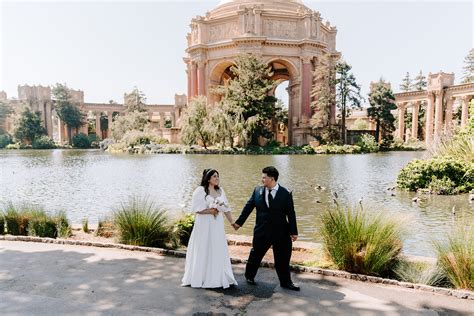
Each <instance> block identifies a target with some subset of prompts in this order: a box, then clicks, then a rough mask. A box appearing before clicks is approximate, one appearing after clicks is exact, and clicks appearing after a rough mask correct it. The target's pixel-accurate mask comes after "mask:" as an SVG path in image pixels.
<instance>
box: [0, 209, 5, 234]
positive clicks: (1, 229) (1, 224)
mask: <svg viewBox="0 0 474 316" xmlns="http://www.w3.org/2000/svg"><path fill="white" fill-rule="evenodd" d="M3 216H4V215H3V212H0V235H5V217H3Z"/></svg>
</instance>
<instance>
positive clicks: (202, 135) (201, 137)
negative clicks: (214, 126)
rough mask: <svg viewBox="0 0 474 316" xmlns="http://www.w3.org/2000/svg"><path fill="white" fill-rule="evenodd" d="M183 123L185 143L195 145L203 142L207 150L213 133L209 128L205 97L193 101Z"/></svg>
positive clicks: (182, 138)
mask: <svg viewBox="0 0 474 316" xmlns="http://www.w3.org/2000/svg"><path fill="white" fill-rule="evenodd" d="M183 122H184V123H183V127H182V129H181V140H182V141H183V143H185V144H186V145H193V144H196V143H198V142H199V141H201V142H202V144H203V146H204V148H206V149H207V146H208V145H209V143H210V141H211V135H212V133H211V131H210V127H209V113H208V111H207V101H206V98H205V97H203V96H200V97H197V98H194V99H193V100H191V102H190V104H189V105H188V107H187V109H186V111H185V113H184V119H183Z"/></svg>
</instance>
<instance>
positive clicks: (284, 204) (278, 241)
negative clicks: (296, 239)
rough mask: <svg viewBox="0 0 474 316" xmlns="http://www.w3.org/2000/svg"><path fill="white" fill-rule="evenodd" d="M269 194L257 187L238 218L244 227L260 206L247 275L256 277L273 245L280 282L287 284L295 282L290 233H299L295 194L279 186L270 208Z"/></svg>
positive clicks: (238, 221) (263, 188) (246, 269)
mask: <svg viewBox="0 0 474 316" xmlns="http://www.w3.org/2000/svg"><path fill="white" fill-rule="evenodd" d="M265 194H266V190H265V187H263V186H258V187H256V188H255V189H254V191H253V193H252V196H251V197H250V199H249V200H248V202H247V204H245V206H244V208H243V210H242V214H240V216H239V218H238V219H237V220H236V221H235V223H236V224H238V225H239V226H243V225H244V223H245V221H246V220H247V218H248V217H249V215H250V213H252V211H253V209H254V208H257V217H256V221H255V228H254V235H253V242H252V250H251V251H250V255H249V259H248V262H247V266H246V268H245V276H246V278H249V279H253V278H255V275H256V274H257V270H258V267H259V266H260V263H261V262H262V259H263V257H264V256H265V254H266V253H267V251H268V249H269V248H270V247H271V246H273V257H274V259H275V268H276V270H277V273H278V278H279V279H280V283H282V284H286V283H288V282H291V277H290V258H291V250H292V242H291V237H290V235H298V229H297V227H296V215H295V208H294V205H293V196H292V194H291V193H290V192H289V191H288V190H287V189H285V188H284V187H282V186H279V188H278V191H277V192H276V195H275V197H274V199H273V201H272V202H271V204H270V207H268V206H267V203H266V201H265Z"/></svg>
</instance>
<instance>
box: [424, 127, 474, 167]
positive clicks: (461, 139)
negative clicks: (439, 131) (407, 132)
mask: <svg viewBox="0 0 474 316" xmlns="http://www.w3.org/2000/svg"><path fill="white" fill-rule="evenodd" d="M431 153H432V154H433V156H436V157H452V158H454V159H456V160H461V161H465V162H467V163H474V135H473V134H472V133H461V134H459V135H455V136H453V137H450V138H441V139H440V140H439V141H438V142H436V143H435V145H434V146H433V147H432V148H431Z"/></svg>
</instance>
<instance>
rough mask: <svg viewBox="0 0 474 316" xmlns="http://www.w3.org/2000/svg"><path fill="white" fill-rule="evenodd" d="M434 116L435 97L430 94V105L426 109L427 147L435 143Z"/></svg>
mask: <svg viewBox="0 0 474 316" xmlns="http://www.w3.org/2000/svg"><path fill="white" fill-rule="evenodd" d="M433 115H434V96H433V93H432V92H428V105H427V107H426V124H425V125H426V136H425V141H426V144H427V145H431V143H432V142H433Z"/></svg>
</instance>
